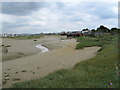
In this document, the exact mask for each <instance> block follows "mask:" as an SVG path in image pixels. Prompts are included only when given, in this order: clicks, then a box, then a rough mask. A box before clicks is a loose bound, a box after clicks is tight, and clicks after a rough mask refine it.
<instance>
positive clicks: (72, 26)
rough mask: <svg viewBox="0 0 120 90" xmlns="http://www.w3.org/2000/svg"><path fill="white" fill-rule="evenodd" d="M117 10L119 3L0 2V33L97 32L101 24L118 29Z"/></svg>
mask: <svg viewBox="0 0 120 90" xmlns="http://www.w3.org/2000/svg"><path fill="white" fill-rule="evenodd" d="M0 7H1V5H0ZM117 9H118V3H113V2H112V3H110V2H106V3H105V2H98V3H97V2H96V3H95V2H89V3H88V2H87V3H81V2H49V3H48V2H3V3H2V12H1V13H0V16H2V32H3V33H41V32H60V31H71V30H82V29H83V28H89V29H92V28H95V29H96V28H97V27H99V26H100V25H105V26H107V27H109V28H112V27H118V10H117ZM0 27H1V26H0Z"/></svg>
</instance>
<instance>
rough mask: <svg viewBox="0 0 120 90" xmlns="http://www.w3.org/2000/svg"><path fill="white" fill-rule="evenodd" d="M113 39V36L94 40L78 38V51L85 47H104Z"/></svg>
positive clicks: (91, 38)
mask: <svg viewBox="0 0 120 90" xmlns="http://www.w3.org/2000/svg"><path fill="white" fill-rule="evenodd" d="M111 39H112V37H111V35H105V36H103V37H98V38H93V37H79V38H77V42H80V43H79V44H77V46H76V49H82V48H84V47H91V46H102V45H104V44H109V41H110V40H111Z"/></svg>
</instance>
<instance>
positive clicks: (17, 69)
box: [2, 42, 100, 87]
mask: <svg viewBox="0 0 120 90" xmlns="http://www.w3.org/2000/svg"><path fill="white" fill-rule="evenodd" d="M76 44H77V43H76V42H69V43H67V44H66V47H63V48H60V49H55V50H52V51H49V52H46V53H43V54H40V53H39V54H36V55H32V56H27V57H24V58H19V59H15V60H10V61H5V62H3V63H2V65H3V79H5V78H6V77H8V78H7V79H8V80H7V82H5V84H4V85H3V87H9V86H10V85H12V84H13V83H16V82H19V81H24V80H30V79H34V78H39V77H43V76H46V75H47V74H49V73H51V72H54V71H56V70H59V69H62V68H71V67H73V66H74V65H75V64H76V63H78V62H80V61H84V60H86V59H89V58H92V57H94V56H95V55H96V53H97V51H98V50H99V49H100V47H88V48H84V49H82V50H75V46H76ZM5 76H6V77H5Z"/></svg>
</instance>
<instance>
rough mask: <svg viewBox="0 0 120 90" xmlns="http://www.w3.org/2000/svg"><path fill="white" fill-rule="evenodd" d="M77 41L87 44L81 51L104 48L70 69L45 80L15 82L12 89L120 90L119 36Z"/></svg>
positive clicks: (86, 38)
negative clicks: (105, 89) (90, 47)
mask: <svg viewBox="0 0 120 90" xmlns="http://www.w3.org/2000/svg"><path fill="white" fill-rule="evenodd" d="M89 40H90V42H89ZM78 41H79V42H80V44H82V43H84V44H83V45H80V44H78V45H77V48H78V49H79V48H81V47H86V46H92V45H93V46H94V45H101V46H102V49H101V50H100V51H99V53H98V55H97V56H95V57H94V58H92V59H89V60H86V61H83V62H80V63H78V64H76V65H75V67H74V68H72V69H70V70H65V69H62V70H59V71H56V72H54V73H51V74H49V75H48V76H46V77H44V78H39V79H35V80H29V81H24V82H20V83H16V84H13V86H12V88H118V87H120V86H118V76H119V73H118V69H119V68H118V51H117V49H118V47H117V35H114V36H113V35H108V36H103V37H101V38H91V37H80V38H78ZM85 41H86V42H85ZM101 43H102V44H101ZM119 82H120V81H119ZM110 84H111V85H110Z"/></svg>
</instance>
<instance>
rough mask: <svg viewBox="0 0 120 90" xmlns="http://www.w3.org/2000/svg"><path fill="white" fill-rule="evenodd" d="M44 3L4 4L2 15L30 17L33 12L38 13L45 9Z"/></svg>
mask: <svg viewBox="0 0 120 90" xmlns="http://www.w3.org/2000/svg"><path fill="white" fill-rule="evenodd" d="M44 6H45V3H43V2H40V3H38V2H3V3H2V13H4V14H12V15H18V16H24V15H29V14H30V13H31V12H33V11H37V10H39V9H40V8H42V7H44Z"/></svg>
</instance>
